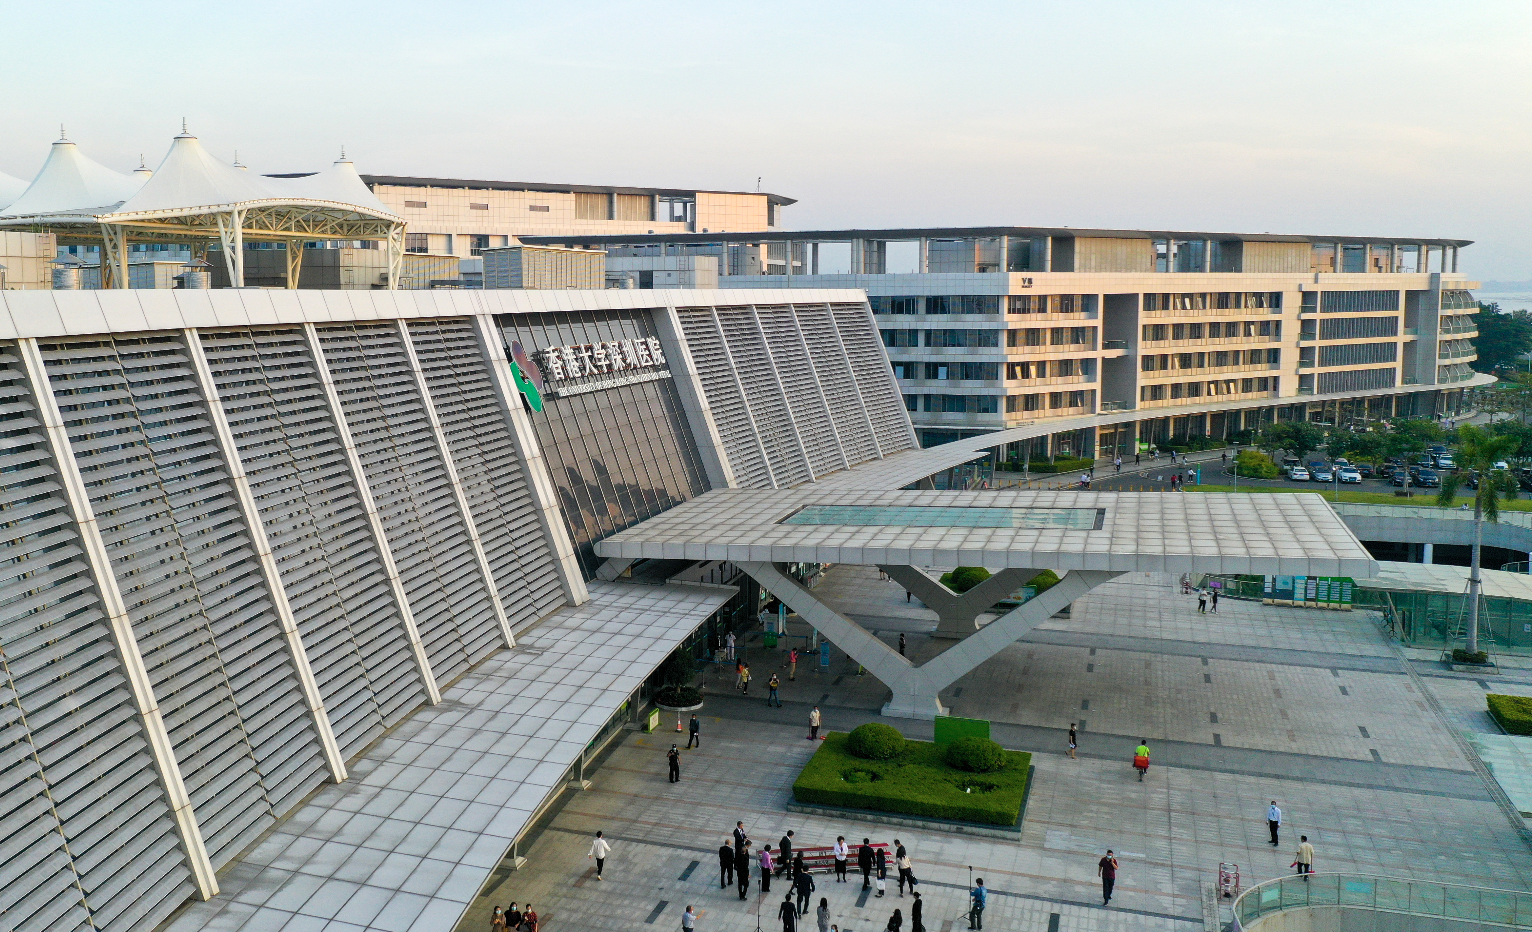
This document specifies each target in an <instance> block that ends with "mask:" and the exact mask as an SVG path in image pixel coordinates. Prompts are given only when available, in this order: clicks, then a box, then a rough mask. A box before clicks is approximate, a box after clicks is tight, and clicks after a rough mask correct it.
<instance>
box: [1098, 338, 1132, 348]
mask: <svg viewBox="0 0 1532 932" xmlns="http://www.w3.org/2000/svg"><path fill="white" fill-rule="evenodd" d="M1101 348H1102V349H1104V350H1109V349H1120V350H1125V349H1127V348H1128V341H1127V340H1102V341H1101Z"/></svg>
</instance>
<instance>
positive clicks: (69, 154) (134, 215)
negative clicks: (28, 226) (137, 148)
mask: <svg viewBox="0 0 1532 932" xmlns="http://www.w3.org/2000/svg"><path fill="white" fill-rule="evenodd" d="M145 179H147V180H145ZM4 200H10V199H9V198H7V197H6V195H5V187H4V184H3V182H0V201H4ZM278 205H281V206H288V205H292V206H303V205H310V206H314V207H317V208H328V209H332V210H333V209H335V208H340V209H343V210H347V211H354V212H357V213H361V214H365V215H368V216H370V217H375V218H380V219H386V220H399V218H398V217H396V216H395V215H394V214H393V213H392V212H391V211H390V210H389V209H388V208H387V207H385V206H384V204H383V202H382V201H379V200H378V199H377V198H376V197H375V196H373V193H372V192H371V191H369V190H368V189H367V186H366V185H365V184H364V183H363V182H362V179H361V177H360V176H358V175H357V172H356V168H355V167H354V166H353V165H352V164H351V163H350V162H349V161H347V160H346V159H345V158H344V157H342V159H341V160H340V161H338V162H336V163H335V164H334V166H333V167H331V168H330V169H328V170H326V171H322V172H317V173H315V174H312V175H307V176H304V177H300V178H272V177H268V176H265V175H258V174H252V173H250V172H247V171H244V170H242V169H239V168H236V167H234V166H233V165H229V164H226V163H224V162H221V161H219V160H217V159H216V158H214V157H213V156H212V155H211V154H209V153H208V151H207V150H206V149H204V148H203V147H202V143H201V142H200V141H199V140H198V139H197V137H195V136H192V135H190V134H188V133H182V134H181V135H180V136H177V137H176V138H175V139H174V141H173V142H172V143H171V146H170V152H169V153H167V154H166V156H165V159H164V161H163V162H161V163H160V166H159V168H157V169H156V170H155V171H153V172H152V173H151V172H148V171H147V170H140V171H136V172H134V173H133V174H131V175H125V174H121V173H119V172H115V171H112V170H111V169H109V168H106V167H105V166H103V165H101V164H99V163H97V162H95V161H93V160H91V159H90V158H88V157H86V156H85V155H83V154H82V153H81V152H80V151H79V149H78V147H76V146H75V144H74V143H72V142H69V141H68V140H65V139H61V140H59V141H58V142H55V143H54V144H53V149H52V151H51V152H50V153H49V155H48V160H47V162H45V163H44V164H43V168H42V171H40V172H38V175H37V178H36V179H34V180H33V181H32V183H31V185H29V186H27V188H26V190H25V191H24V192H22V193H21V194H20V195H19V196H17V197H15V198H14V200H13V201H12V202H11V203H10V204H9V206H7V207H5V208H3V210H0V221H4V220H17V219H33V218H36V219H39V220H41V219H44V218H50V217H52V218H65V217H78V218H79V219H80V220H85V219H87V218H89V219H92V220H94V221H97V222H101V223H125V222H133V221H143V220H153V219H156V218H162V217H176V216H188V215H194V214H206V213H219V212H226V211H230V210H236V209H240V208H246V207H266V206H278Z"/></svg>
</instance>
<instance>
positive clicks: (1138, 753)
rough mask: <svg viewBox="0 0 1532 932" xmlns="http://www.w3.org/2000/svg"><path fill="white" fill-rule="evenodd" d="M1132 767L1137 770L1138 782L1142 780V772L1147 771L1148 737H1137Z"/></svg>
mask: <svg viewBox="0 0 1532 932" xmlns="http://www.w3.org/2000/svg"><path fill="white" fill-rule="evenodd" d="M1133 769H1134V770H1137V771H1138V782H1140V783H1142V782H1144V774H1146V773H1148V772H1149V739H1148V738H1139V739H1138V747H1137V748H1136V749H1134V751H1133Z"/></svg>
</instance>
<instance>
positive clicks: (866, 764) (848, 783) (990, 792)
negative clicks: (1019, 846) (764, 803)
mask: <svg viewBox="0 0 1532 932" xmlns="http://www.w3.org/2000/svg"><path fill="white" fill-rule="evenodd" d="M847 739H848V736H847V735H845V734H842V733H840V732H832V733H831V734H829V735H828V736H827V737H826V738H825V740H824V741H822V742H821V743H820V747H819V750H818V751H816V752H815V753H814V756H813V758H811V759H810V760H809V763H808V766H806V767H804V768H803V772H802V773H800V774H799V775H798V780H797V782H795V783H794V784H793V798H794V799H796V800H797V801H798V802H800V803H813V804H818V805H822V806H843V807H847V808H851V809H871V810H874V811H877V812H898V813H904V814H906V815H912V816H919V817H926V818H934V819H949V820H953V821H958V822H978V823H982V824H986V825H1007V826H1009V825H1015V824H1016V820H1017V819H1019V818H1020V817H1021V805H1022V802H1023V800H1025V798H1026V792H1027V773H1028V770H1029V769H1030V767H1031V764H1032V755H1030V754H1026V753H1023V752H1021V751H1005V760H1004V764H1003V766H1002V768H1001V769H1000V770H996V771H993V772H991V773H977V774H976V773H965V772H964V771H961V770H956V769H954V768H952V767H950V766H948V765H947V763H946V762H945V760H944V759H943V752H944V751H945V750H946V749H945V748H941V747H938V746H936V745H935V744H932V743H930V742H928V741H906V742H904V750H903V751H901V752H900V753H899V755H898V756H897V757H894V758H892V759H890V760H879V761H873V760H864V759H863V758H860V757H856V756H853V755H852V754H851V753H850V752H849V751H848V750H847V748H846V743H847Z"/></svg>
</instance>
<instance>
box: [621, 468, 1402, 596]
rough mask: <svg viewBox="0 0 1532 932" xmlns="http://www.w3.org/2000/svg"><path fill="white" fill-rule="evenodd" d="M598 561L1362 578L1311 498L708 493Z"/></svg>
mask: <svg viewBox="0 0 1532 932" xmlns="http://www.w3.org/2000/svg"><path fill="white" fill-rule="evenodd" d="M596 553H598V554H600V555H601V556H603V557H616V558H627V559H639V558H651V559H684V560H731V561H734V562H736V563H740V562H766V561H770V562H778V563H856V564H873V563H880V564H895V565H900V566H984V567H989V568H990V569H997V568H1000V567H1009V566H1018V567H1033V568H1039V569H1042V568H1046V569H1054V570H1066V569H1069V570H1072V569H1086V570H1118V571H1126V572H1185V571H1197V572H1205V573H1256V574H1282V575H1287V574H1301V575H1313V576H1353V577H1359V576H1371V575H1373V574H1374V573H1376V572H1377V563H1376V561H1374V560H1373V559H1372V556H1371V555H1370V554H1369V553H1368V552H1367V549H1366V548H1365V547H1363V546H1362V545H1361V543H1360V542H1359V541H1358V540H1357V539H1356V535H1354V534H1352V533H1351V531H1350V530H1349V529H1348V528H1347V527H1346V525H1345V523H1344V522H1342V521H1341V519H1340V518H1339V517H1337V516H1336V514H1335V512H1334V511H1332V510H1331V509H1330V506H1329V505H1327V504H1326V503H1325V501H1324V499H1322V498H1321V497H1320V496H1318V495H1234V494H1220V493H1212V492H1202V493H1198V494H1196V495H1170V494H1167V493H1163V492H1144V493H1140V492H1063V491H1060V492H1020V491H969V492H940V491H858V490H850V489H828V488H822V487H817V486H812V485H809V486H799V487H798V488H796V489H778V490H771V491H766V490H760V489H715V490H714V491H711V492H708V493H706V494H704V495H701V496H699V497H697V498H694V499H692V500H691V501H689V502H687V503H685V504H683V505H678V506H677V507H675V508H672V509H670V510H669V511H667V512H665V513H664V514H661V515H658V516H656V517H653V518H650V519H649V520H647V521H644V522H642V523H640V524H638V525H635V526H633V527H630V528H628V529H627V530H624V531H620V532H618V533H616V534H614V535H612V536H611V537H608V538H606V539H605V540H603V541H600V542H598V543H597V544H596Z"/></svg>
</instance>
